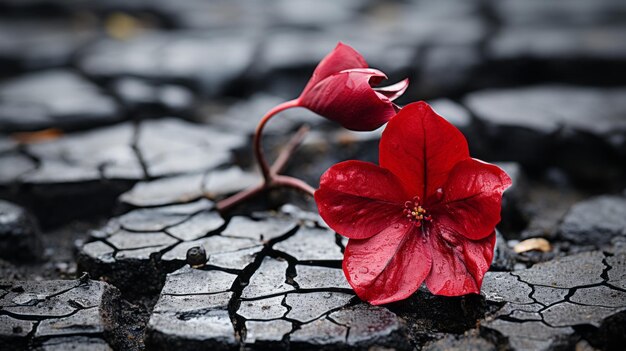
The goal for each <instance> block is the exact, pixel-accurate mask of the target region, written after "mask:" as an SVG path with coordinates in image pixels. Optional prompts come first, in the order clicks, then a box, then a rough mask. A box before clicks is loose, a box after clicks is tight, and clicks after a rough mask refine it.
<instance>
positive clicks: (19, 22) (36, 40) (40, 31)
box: [0, 16, 98, 74]
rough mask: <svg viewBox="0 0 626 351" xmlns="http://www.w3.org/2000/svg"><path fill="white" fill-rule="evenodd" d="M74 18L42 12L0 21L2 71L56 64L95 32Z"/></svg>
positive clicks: (63, 61)
mask: <svg viewBox="0 0 626 351" xmlns="http://www.w3.org/2000/svg"><path fill="white" fill-rule="evenodd" d="M77 22H80V21H79V20H78V19H76V18H74V20H70V19H63V18H57V17H55V16H46V17H44V18H41V17H38V18H26V19H25V18H15V17H12V16H6V17H4V18H3V19H2V23H0V63H1V64H2V68H0V72H1V73H3V74H7V73H14V72H15V70H18V71H24V70H26V71H28V70H37V69H44V68H53V67H60V66H64V65H67V64H69V63H70V61H71V59H72V56H73V55H74V54H75V53H76V52H77V51H78V50H79V49H80V48H81V47H82V46H83V45H85V44H87V43H88V42H89V41H90V40H91V39H93V38H95V37H96V36H97V35H98V34H97V31H96V30H95V28H93V26H89V25H87V26H84V25H83V26H81V25H79V24H78V23H77Z"/></svg>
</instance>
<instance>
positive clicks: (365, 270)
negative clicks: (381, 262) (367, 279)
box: [359, 267, 370, 274]
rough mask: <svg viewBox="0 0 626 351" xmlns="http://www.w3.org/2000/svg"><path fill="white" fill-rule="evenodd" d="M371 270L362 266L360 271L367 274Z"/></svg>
mask: <svg viewBox="0 0 626 351" xmlns="http://www.w3.org/2000/svg"><path fill="white" fill-rule="evenodd" d="M369 271H370V270H369V269H367V267H361V268H359V273H363V274H366V273H367V272H369Z"/></svg>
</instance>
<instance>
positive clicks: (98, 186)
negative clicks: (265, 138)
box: [0, 118, 251, 227]
mask: <svg viewBox="0 0 626 351" xmlns="http://www.w3.org/2000/svg"><path fill="white" fill-rule="evenodd" d="M245 143H246V139H245V138H244V137H243V136H239V135H234V134H227V133H223V132H220V131H217V130H214V129H213V128H210V127H207V126H200V125H196V124H191V123H189V122H184V121H181V120H178V119H173V118H170V119H161V120H156V121H154V120H149V121H144V122H141V123H138V124H131V123H123V124H118V125H115V126H111V127H104V128H99V129H95V130H92V131H88V132H80V133H74V134H68V135H62V136H60V137H58V138H53V139H52V140H45V141H41V142H37V143H29V144H27V145H24V146H23V147H22V148H21V149H20V150H17V149H14V150H11V151H9V152H3V153H1V154H0V170H1V171H0V196H3V197H8V198H9V199H14V200H15V201H18V200H19V202H23V203H27V204H29V205H31V207H32V210H33V212H34V214H35V215H36V216H37V217H39V219H40V222H41V224H42V226H43V227H49V226H53V225H59V224H62V223H64V222H66V221H68V220H71V219H75V218H85V217H89V216H94V215H101V214H103V213H110V212H111V209H112V208H113V207H114V204H115V202H116V198H117V196H118V195H119V194H120V193H123V192H125V191H127V190H129V188H130V187H131V186H132V185H133V183H135V182H138V181H141V180H147V179H148V178H151V177H170V176H175V175H179V174H190V173H198V174H204V176H207V175H208V174H210V173H211V172H212V171H213V170H214V169H215V168H216V167H220V166H225V165H228V164H230V163H231V162H232V157H233V154H232V152H233V151H234V150H235V149H239V148H241V147H242V146H243V145H245ZM226 172H227V171H226V170H221V171H219V172H218V174H216V176H215V177H217V180H214V181H212V182H213V184H216V185H212V186H213V187H215V186H220V183H219V181H218V180H219V179H220V178H221V177H230V176H231V175H232V174H233V173H226ZM231 172H233V171H231ZM234 172H236V171H234ZM202 179H205V178H204V177H203V178H202ZM206 179H209V178H206ZM211 179H214V178H213V177H211ZM242 179H243V180H244V181H243V182H242V183H241V184H240V185H236V186H233V185H232V183H231V184H230V190H228V189H223V190H224V191H231V192H234V191H237V190H239V189H240V188H243V187H247V185H248V184H250V183H251V180H249V176H248V175H247V173H243V172H241V173H240V174H238V177H236V178H235V177H233V178H232V179H230V180H222V183H221V184H224V185H227V184H229V181H231V182H239V181H242ZM216 182H217V183H216ZM203 186H204V185H203V184H198V186H197V188H196V189H197V190H196V191H197V192H194V193H193V194H192V195H189V186H188V185H187V186H186V187H185V188H183V189H182V190H183V191H182V193H179V192H178V191H179V190H181V189H180V188H176V191H174V190H171V192H170V191H164V190H160V192H157V193H154V192H153V191H152V192H151V193H149V194H144V193H143V191H142V192H141V193H140V194H138V195H135V197H138V200H134V201H133V200H132V199H131V200H129V201H130V202H134V203H146V202H147V203H149V205H151V206H154V205H155V204H154V203H155V202H157V204H158V205H162V204H164V203H163V202H167V201H164V200H163V197H165V200H169V197H168V196H169V195H168V194H173V195H172V196H174V197H175V198H176V199H177V200H180V199H182V200H187V201H191V200H194V199H196V198H199V197H202V196H203V195H204V194H205V191H204V190H203V189H202V188H203ZM11 187H15V188H20V189H23V191H21V192H20V196H19V197H17V196H16V195H15V194H14V193H13V192H11V191H10V189H11ZM148 188H149V189H154V187H149V186H148ZM214 193H215V194H217V195H215V196H218V195H219V196H223V195H225V194H227V193H224V192H223V191H222V190H214ZM94 198H98V199H99V201H93V199H94ZM142 198H143V199H145V200H142ZM155 198H156V200H155ZM85 203H88V204H89V205H88V206H86V205H85ZM59 204H62V205H59Z"/></svg>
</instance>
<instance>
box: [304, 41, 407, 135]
mask: <svg viewBox="0 0 626 351" xmlns="http://www.w3.org/2000/svg"><path fill="white" fill-rule="evenodd" d="M386 78H387V76H386V75H385V74H384V73H383V72H381V71H378V70H375V69H371V68H368V65H367V62H365V59H363V57H362V56H361V54H359V53H358V52H356V50H354V49H353V48H351V47H350V46H348V45H345V44H343V43H339V44H337V47H336V48H335V50H333V51H332V52H331V53H330V54H328V55H327V56H326V57H325V58H324V59H323V60H322V61H321V62H320V63H319V65H318V66H317V68H315V71H314V72H313V75H312V76H311V79H310V80H309V82H308V83H307V85H306V87H305V88H304V91H303V92H302V94H301V95H300V97H299V98H298V105H299V106H301V107H305V108H308V109H309V110H311V111H313V112H315V113H317V114H319V115H321V116H323V117H326V118H328V119H330V120H333V121H336V122H339V123H340V124H341V125H342V126H344V127H345V128H348V129H351V130H358V131H367V130H374V129H376V128H378V127H380V126H381V125H383V124H385V123H386V122H387V121H389V119H390V118H391V117H393V116H394V115H395V114H396V112H397V110H396V106H395V105H394V104H393V102H392V101H393V100H395V99H397V98H398V97H400V96H401V95H402V94H403V93H404V91H405V90H406V88H407V86H408V84H409V81H408V79H405V80H403V81H401V82H398V83H396V84H393V85H391V86H388V87H382V88H374V86H376V85H378V84H379V83H380V82H381V81H382V80H384V79H386Z"/></svg>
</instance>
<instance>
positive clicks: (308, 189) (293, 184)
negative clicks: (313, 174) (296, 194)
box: [272, 175, 315, 196]
mask: <svg viewBox="0 0 626 351" xmlns="http://www.w3.org/2000/svg"><path fill="white" fill-rule="evenodd" d="M281 186H284V187H290V188H294V189H296V190H300V191H302V192H303V193H305V194H307V195H311V196H313V194H314V193H315V189H313V187H312V186H310V185H309V184H307V183H305V182H303V181H302V180H300V179H298V178H294V177H289V176H284V175H277V176H274V179H273V181H272V187H281Z"/></svg>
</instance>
